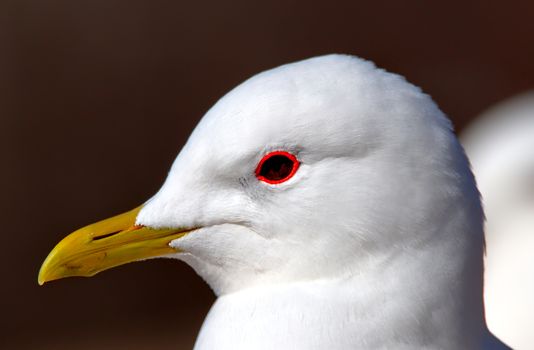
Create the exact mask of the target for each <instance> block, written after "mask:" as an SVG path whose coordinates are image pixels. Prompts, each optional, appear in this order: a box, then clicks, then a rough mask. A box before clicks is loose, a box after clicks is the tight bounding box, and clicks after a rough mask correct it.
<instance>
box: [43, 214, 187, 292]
mask: <svg viewBox="0 0 534 350" xmlns="http://www.w3.org/2000/svg"><path fill="white" fill-rule="evenodd" d="M140 210H141V207H138V208H135V209H133V210H131V211H129V212H126V213H124V214H120V215H117V216H114V217H112V218H109V219H106V220H102V221H99V222H97V223H94V224H91V225H88V226H85V227H83V228H81V229H79V230H77V231H75V232H73V233H71V234H70V235H68V236H67V237H65V238H64V239H63V240H61V242H59V243H58V244H57V245H56V247H55V248H54V249H53V250H52V251H51V252H50V254H48V257H47V258H46V260H45V261H44V263H43V265H42V266H41V270H40V271H39V278H38V282H39V284H40V285H42V284H43V283H45V282H48V281H52V280H56V279H60V278H64V277H71V276H86V277H89V276H93V275H95V274H97V273H98V272H100V271H104V270H107V269H110V268H112V267H115V266H119V265H123V264H126V263H129V262H132V261H137V260H143V259H147V258H152V257H156V256H162V255H166V254H171V253H176V252H177V251H176V250H175V249H174V248H171V247H170V246H169V243H170V242H171V241H172V240H175V239H177V238H180V237H182V236H185V235H186V234H187V233H189V232H190V230H179V229H151V228H148V227H145V226H136V225H135V219H136V217H137V214H138V213H139V211H140Z"/></svg>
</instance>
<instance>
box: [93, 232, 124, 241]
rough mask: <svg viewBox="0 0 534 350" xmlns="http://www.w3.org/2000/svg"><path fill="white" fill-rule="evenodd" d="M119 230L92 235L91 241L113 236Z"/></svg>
mask: <svg viewBox="0 0 534 350" xmlns="http://www.w3.org/2000/svg"><path fill="white" fill-rule="evenodd" d="M119 232H121V231H115V232H111V233H106V234H105V235H102V236H98V237H93V241H98V240H101V239H104V238H108V237H111V236H115V235H116V234H117V233H119Z"/></svg>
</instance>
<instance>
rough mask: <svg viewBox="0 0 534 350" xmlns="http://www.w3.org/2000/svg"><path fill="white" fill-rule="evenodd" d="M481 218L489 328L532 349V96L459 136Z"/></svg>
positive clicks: (502, 107)
mask: <svg viewBox="0 0 534 350" xmlns="http://www.w3.org/2000/svg"><path fill="white" fill-rule="evenodd" d="M462 143H463V144H464V146H465V147H466V151H467V153H468V155H469V157H470V159H471V162H472V165H473V170H474V172H475V175H476V178H477V182H478V186H479V188H480V192H481V193H482V198H483V202H484V207H485V212H486V217H487V219H486V220H487V221H486V251H487V254H486V273H485V292H484V294H485V301H486V317H487V321H488V326H489V328H490V329H491V330H492V331H493V332H495V334H497V335H498V336H499V337H501V338H502V339H503V340H505V341H506V342H507V343H508V344H510V345H511V346H512V347H513V348H514V349H518V350H527V349H532V348H533V347H534V332H533V331H532V330H533V323H534V298H533V296H534V91H531V92H528V93H525V94H523V95H520V96H516V97H514V98H511V99H509V100H506V101H504V102H502V103H500V104H498V105H496V106H495V107H493V108H491V109H490V110H488V111H487V112H485V113H483V114H482V115H481V116H480V117H479V118H477V119H476V121H475V122H474V123H473V124H472V125H471V126H470V127H469V128H468V129H467V130H466V131H465V132H464V133H463V134H462Z"/></svg>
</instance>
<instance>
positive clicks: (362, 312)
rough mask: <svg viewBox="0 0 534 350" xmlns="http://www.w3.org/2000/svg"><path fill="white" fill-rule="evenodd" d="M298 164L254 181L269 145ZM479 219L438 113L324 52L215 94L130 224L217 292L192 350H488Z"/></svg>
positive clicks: (403, 88) (369, 70) (464, 169)
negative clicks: (161, 238) (272, 178)
mask: <svg viewBox="0 0 534 350" xmlns="http://www.w3.org/2000/svg"><path fill="white" fill-rule="evenodd" d="M274 150H284V151H288V152H291V153H292V154H294V155H296V156H297V158H298V159H299V161H300V162H301V165H300V167H299V169H298V171H297V172H296V174H295V176H294V177H292V178H291V179H289V180H288V181H287V182H284V183H281V184H275V185H272V184H267V183H265V182H261V181H258V179H257V178H256V176H255V174H254V169H255V168H256V166H257V164H258V161H259V160H260V159H261V158H262V156H263V155H265V154H266V153H267V152H269V151H274ZM482 216H483V214H482V210H481V206H480V201H479V195H478V192H477V189H476V186H475V182H474V179H473V176H472V174H471V172H470V170H469V165H468V162H467V159H466V157H465V156H464V153H463V150H462V148H461V146H460V145H459V143H458V142H457V139H456V137H455V135H454V133H453V131H452V127H451V125H450V122H449V120H448V119H447V118H446V117H445V116H444V114H443V113H442V112H441V111H440V110H439V109H438V108H437V106H436V105H435V103H434V102H433V101H432V100H431V98H430V97H429V96H428V95H426V94H424V93H422V92H421V90H420V89H419V88H417V87H415V86H413V85H411V84H409V83H408V82H406V81H405V80H404V79H403V78H402V77H400V76H398V75H395V74H391V73H387V72H385V71H383V70H381V69H377V68H376V67H375V66H374V65H373V64H372V63H370V62H368V61H364V60H361V59H358V58H355V57H350V56H342V55H329V56H323V57H317V58H312V59H309V60H305V61H301V62H297V63H293V64H288V65H285V66H281V67H279V68H276V69H273V70H270V71H267V72H264V73H261V74H259V75H257V76H255V77H253V78H251V79H249V80H248V81H246V82H245V83H243V84H241V85H240V86H238V87H237V88H235V89H234V90H232V91H231V92H230V93H228V94H227V95H226V96H225V97H223V98H222V99H221V100H220V101H219V102H218V103H217V104H216V105H215V106H214V107H213V108H212V109H211V110H210V111H209V112H208V113H207V114H206V116H205V117H204V118H203V119H202V121H201V122H200V124H199V125H198V127H197V128H196V129H195V131H194V132H193V134H192V136H191V138H190V139H189V141H188V142H187V144H186V145H185V147H184V148H183V150H182V151H181V152H180V154H179V155H178V157H177V159H176V161H175V162H174V164H173V166H172V169H171V171H170V173H169V176H168V178H167V180H166V182H165V184H164V185H163V187H162V188H161V190H160V191H159V192H158V193H157V194H156V195H155V196H154V197H153V198H152V199H151V200H150V201H148V202H147V203H146V205H145V206H144V208H143V209H142V210H141V212H140V214H139V216H138V217H137V223H138V224H142V225H146V226H149V227H201V228H200V229H198V230H196V231H194V232H192V233H190V234H188V235H186V236H184V237H183V238H180V239H177V240H175V241H173V242H172V243H171V246H173V247H176V248H179V249H180V250H181V251H182V253H178V254H175V255H173V257H175V258H178V259H181V260H183V261H185V262H187V263H188V264H190V265H191V266H192V267H193V268H194V269H195V270H196V272H197V273H198V274H199V275H200V276H202V277H203V278H204V279H205V280H206V282H207V283H208V284H209V285H210V286H211V287H212V288H213V290H214V291H215V293H216V294H217V296H218V299H217V301H216V303H215V305H214V306H213V308H212V309H211V311H210V313H209V315H208V317H207V319H206V321H205V323H204V326H203V328H202V331H201V333H200V335H199V338H198V340H197V344H196V348H197V349H379V348H388V349H414V348H417V349H420V348H427V349H476V348H481V347H482V346H487V347H489V346H494V347H495V348H499V346H500V345H499V342H498V341H497V340H496V339H494V338H493V337H492V336H491V335H490V334H489V333H488V331H487V329H486V325H485V321H484V316H483V303H482V274H483V266H482V264H483V262H482V259H483V229H482Z"/></svg>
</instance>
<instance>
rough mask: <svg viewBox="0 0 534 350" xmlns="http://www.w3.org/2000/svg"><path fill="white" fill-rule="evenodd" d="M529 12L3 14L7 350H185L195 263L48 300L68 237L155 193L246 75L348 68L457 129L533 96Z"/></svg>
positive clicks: (181, 9)
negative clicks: (426, 101) (377, 78)
mask: <svg viewBox="0 0 534 350" xmlns="http://www.w3.org/2000/svg"><path fill="white" fill-rule="evenodd" d="M533 15H534V2H533V1H529V0H525V1H441V2H440V3H438V2H437V1H423V0H421V1H376V0H375V1H357V0H352V1H343V2H335V1H322V2H313V1H265V2H254V1H250V0H249V1H233V2H230V1H227V2H223V1H212V2H206V1H197V2H195V3H192V2H191V3H185V2H180V1H176V0H172V1H171V0H168V1H148V0H145V1H141V0H124V1H118V0H102V1H97V0H91V1H72V0H64V1H59V0H57V1H53V0H50V1H42V0H33V1H25V0H13V1H2V2H0V121H1V129H0V132H1V137H0V142H1V144H0V152H1V159H2V168H1V171H0V183H1V185H2V197H1V201H0V203H1V208H0V213H1V215H2V216H1V219H2V220H1V222H2V229H1V244H0V257H1V261H0V273H1V274H0V276H1V280H2V282H1V283H2V284H1V288H0V293H1V294H0V303H1V304H0V305H1V317H0V322H1V323H0V347H1V348H2V349H25V348H29V349H152V348H154V349H177V348H178V349H181V348H190V347H191V346H192V344H193V341H194V338H195V336H196V333H197V331H198V328H199V327H200V325H201V322H202V319H203V317H204V315H205V314H206V312H207V311H208V309H209V306H210V304H211V303H212V302H213V300H214V297H213V296H212V294H211V291H210V290H209V288H208V287H207V286H206V285H205V284H204V283H203V282H202V281H201V279H200V278H199V277H197V276H196V275H195V274H194V272H193V271H192V270H191V269H189V268H188V267H187V266H186V265H184V264H182V263H179V262H175V261H168V260H161V259H160V260H153V261H148V262H144V263H137V264H130V265H126V266H123V267H120V268H116V269H113V270H110V271H107V272H105V273H102V274H100V275H98V276H96V277H94V278H92V279H82V278H78V279H67V280H62V281H58V282H56V283H51V284H47V285H45V286H44V287H38V285H37V282H36V278H37V272H38V269H39V266H40V264H41V262H42V261H43V259H44V258H45V257H46V255H47V253H48V252H49V251H50V249H51V248H52V247H53V246H54V244H55V243H57V242H58V240H59V239H60V238H62V237H63V236H64V235H65V234H67V233H69V232H70V231H72V230H73V229H75V228H77V227H79V226H81V225H84V224H87V223H90V222H92V221H95V220H97V219H99V218H103V217H107V216H110V215H112V214H116V213H118V212H121V211H124V210H127V209H130V208H132V207H134V206H136V205H138V204H140V203H142V202H143V201H144V200H145V199H147V198H148V197H149V196H151V195H152V194H153V193H154V192H155V191H156V190H157V189H158V188H159V186H160V184H161V183H162V181H163V180H164V178H165V175H166V172H167V170H168V168H169V166H170V164H171V162H172V160H173V159H174V157H175V155H176V154H177V152H178V150H179V149H180V147H181V146H182V145H183V144H184V142H185V140H186V137H187V135H188V134H189V133H190V132H191V130H192V129H193V127H194V126H195V124H196V123H197V122H198V120H199V119H200V118H201V116H202V115H203V113H204V112H205V111H206V110H207V109H208V108H209V107H210V106H211V105H212V103H214V102H215V101H216V100H217V99H218V98H219V97H220V96H221V95H222V94H223V93H224V92H226V91H227V90H228V89H230V88H231V87H233V86H234V85H236V84H237V83H239V82H241V81H242V80H243V79H245V78H247V77H249V76H251V75H252V74H254V73H257V72H259V71H262V70H264V69H267V68H271V67H274V66H277V65H279V64H282V63H285V62H290V61H294V60H298V59H302V58H306V57H309V56H313V55H319V54H324V53H331V52H342V53H351V54H356V55H359V56H362V57H366V58H368V59H371V60H373V61H375V62H376V63H377V64H378V65H379V66H382V67H384V68H386V69H388V70H391V71H395V72H398V73H400V74H403V75H405V76H406V77H408V79H409V80H410V81H412V82H414V83H416V84H417V85H420V86H422V87H423V89H424V90H426V91H427V92H428V93H430V94H431V95H432V96H433V97H434V98H435V100H436V101H437V102H438V104H439V105H440V106H441V108H442V109H443V110H444V111H445V112H446V113H447V114H448V115H449V116H450V117H451V118H452V119H453V121H454V123H455V124H456V126H457V128H458V129H459V130H461V129H462V127H463V126H464V125H466V124H467V123H468V122H469V121H470V120H471V118H473V117H474V116H476V115H477V114H478V113H480V112H481V111H483V110H484V109H485V108H487V107H488V106H490V105H491V104H493V103H495V102H497V101H499V100H501V99H503V98H505V97H508V96H510V95H513V94H516V93H519V92H521V91H523V90H526V89H528V88H532V87H533V86H534V38H533V36H534V20H532V18H534V16H533Z"/></svg>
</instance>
